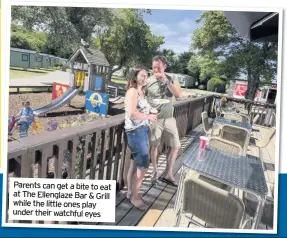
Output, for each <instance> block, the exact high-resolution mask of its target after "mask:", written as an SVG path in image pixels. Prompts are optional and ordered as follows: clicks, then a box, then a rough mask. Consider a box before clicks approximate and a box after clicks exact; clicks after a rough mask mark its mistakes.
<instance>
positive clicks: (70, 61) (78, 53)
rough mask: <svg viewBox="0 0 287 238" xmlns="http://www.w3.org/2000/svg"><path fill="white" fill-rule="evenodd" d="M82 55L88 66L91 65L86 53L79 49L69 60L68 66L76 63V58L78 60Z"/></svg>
mask: <svg viewBox="0 0 287 238" xmlns="http://www.w3.org/2000/svg"><path fill="white" fill-rule="evenodd" d="M80 54H82V56H83V57H84V58H85V60H86V62H87V64H88V65H91V64H90V62H89V60H88V58H87V57H86V55H85V53H84V52H83V50H82V49H78V50H77V51H76V52H75V53H74V54H73V55H72V56H71V57H70V59H69V60H68V64H70V63H72V62H74V61H75V60H76V58H77V57H78V56H79V55H80Z"/></svg>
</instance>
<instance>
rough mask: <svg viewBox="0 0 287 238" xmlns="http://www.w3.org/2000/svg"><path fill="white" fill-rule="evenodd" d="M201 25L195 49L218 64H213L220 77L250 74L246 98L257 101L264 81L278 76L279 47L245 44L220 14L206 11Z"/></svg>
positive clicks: (263, 44) (274, 45)
mask: <svg viewBox="0 0 287 238" xmlns="http://www.w3.org/2000/svg"><path fill="white" fill-rule="evenodd" d="M197 22H198V23H199V22H201V23H202V22H203V24H202V27H200V28H198V29H196V30H195V32H194V34H193V37H192V43H191V46H192V48H195V49H196V50H198V54H199V55H200V56H201V57H206V56H208V58H209V59H212V60H213V61H214V63H213V64H212V65H215V66H216V67H219V70H216V71H217V74H218V72H219V74H225V75H227V76H228V77H233V76H235V75H237V74H238V73H239V71H243V72H244V73H246V74H247V75H248V89H247V93H246V98H248V99H251V100H253V99H254V95H255V92H256V90H257V89H258V87H259V82H260V78H265V79H267V80H269V81H271V80H272V78H273V77H274V75H275V72H276V67H277V66H276V65H277V44H274V43H252V42H248V41H244V40H243V39H242V38H241V37H240V36H239V35H238V33H237V32H236V31H235V29H234V28H233V27H232V25H231V24H230V23H229V22H228V21H227V19H226V18H225V16H224V15H223V14H222V13H221V12H218V11H206V12H204V13H203V14H202V15H201V16H200V18H199V19H198V20H197ZM213 76H216V75H213Z"/></svg>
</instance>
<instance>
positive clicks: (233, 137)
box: [220, 125, 249, 150]
mask: <svg viewBox="0 0 287 238" xmlns="http://www.w3.org/2000/svg"><path fill="white" fill-rule="evenodd" d="M248 136H249V131H248V130H247V129H244V128H242V127H238V126H232V125H223V126H222V128H221V134H220V138H222V139H224V140H228V141H230V142H233V143H236V144H238V145H240V146H241V147H242V148H243V150H244V149H245V146H248V145H246V142H247V138H248Z"/></svg>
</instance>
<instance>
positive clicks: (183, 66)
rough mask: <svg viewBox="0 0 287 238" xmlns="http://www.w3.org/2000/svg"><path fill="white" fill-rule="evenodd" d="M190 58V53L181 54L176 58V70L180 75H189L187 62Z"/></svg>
mask: <svg viewBox="0 0 287 238" xmlns="http://www.w3.org/2000/svg"><path fill="white" fill-rule="evenodd" d="M191 57H192V52H183V53H181V54H179V56H178V70H179V72H180V73H182V74H187V75H190V71H189V69H188V64H189V60H190V58H191Z"/></svg>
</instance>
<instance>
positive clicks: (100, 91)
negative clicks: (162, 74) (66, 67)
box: [34, 45, 109, 116]
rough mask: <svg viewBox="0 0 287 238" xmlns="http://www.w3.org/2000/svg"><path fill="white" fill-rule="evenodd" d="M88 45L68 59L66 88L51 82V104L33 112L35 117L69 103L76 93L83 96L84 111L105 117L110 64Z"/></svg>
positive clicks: (100, 53) (101, 54)
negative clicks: (67, 82) (68, 71)
mask: <svg viewBox="0 0 287 238" xmlns="http://www.w3.org/2000/svg"><path fill="white" fill-rule="evenodd" d="M88 47H89V46H88V45H83V46H80V47H79V49H77V50H76V51H75V52H74V54H73V55H72V56H71V57H70V59H69V61H68V64H70V66H71V74H70V82H69V85H64V84H58V83H54V85H53V87H54V90H53V96H52V102H51V103H49V104H48V105H46V106H44V107H41V108H38V109H36V110H34V115H36V116H45V115H46V113H47V112H48V111H51V110H55V109H57V108H59V107H62V106H64V105H65V104H67V103H69V102H70V101H71V99H73V98H74V97H75V96H76V95H77V94H80V93H81V94H85V110H86V111H87V112H96V113H99V114H100V115H107V112H108V103H109V97H108V95H107V94H106V83H105V82H106V76H107V74H108V73H109V63H108V61H107V59H106V58H105V56H104V54H103V53H102V52H100V51H99V50H92V49H89V48H88Z"/></svg>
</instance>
